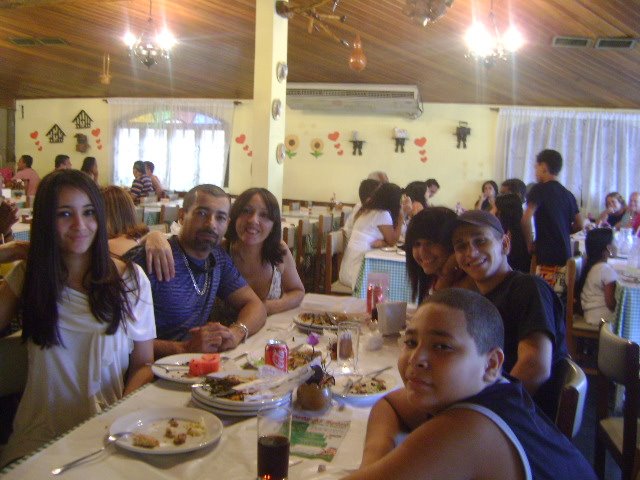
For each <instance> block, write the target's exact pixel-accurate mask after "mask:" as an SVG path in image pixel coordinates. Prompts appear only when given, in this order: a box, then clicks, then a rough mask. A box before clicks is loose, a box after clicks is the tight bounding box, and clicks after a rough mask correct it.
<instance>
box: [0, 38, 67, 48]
mask: <svg viewBox="0 0 640 480" xmlns="http://www.w3.org/2000/svg"><path fill="white" fill-rule="evenodd" d="M9 43H12V44H13V45H17V46H18V47H38V46H41V45H45V46H47V47H49V46H56V45H69V42H67V41H66V40H65V39H64V38H60V37H39V38H31V37H11V38H9Z"/></svg>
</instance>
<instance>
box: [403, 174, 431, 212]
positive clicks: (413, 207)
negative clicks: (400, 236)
mask: <svg viewBox="0 0 640 480" xmlns="http://www.w3.org/2000/svg"><path fill="white" fill-rule="evenodd" d="M402 193H403V194H404V195H403V197H402V213H403V215H404V217H405V219H407V220H410V219H411V217H413V216H414V215H415V214H416V213H418V212H420V211H422V210H423V209H424V208H425V207H426V206H427V184H426V183H425V182H418V181H416V182H411V183H409V184H408V185H407V186H406V187H405V189H404V191H403V192H402Z"/></svg>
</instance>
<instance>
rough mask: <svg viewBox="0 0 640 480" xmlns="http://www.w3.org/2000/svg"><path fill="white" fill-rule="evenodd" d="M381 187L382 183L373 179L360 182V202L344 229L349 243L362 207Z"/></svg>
mask: <svg viewBox="0 0 640 480" xmlns="http://www.w3.org/2000/svg"><path fill="white" fill-rule="evenodd" d="M379 186H380V182H379V181H378V180H372V179H371V178H367V179H365V180H362V181H361V182H360V187H358V198H360V202H359V203H356V204H355V206H354V207H353V210H351V213H350V214H349V217H348V218H347V220H346V222H345V223H344V226H343V227H342V230H343V231H344V234H345V237H346V239H347V241H349V237H350V236H351V230H353V224H354V222H355V218H356V215H357V214H358V211H359V210H360V209H361V208H362V205H363V204H364V203H365V202H366V201H367V199H368V198H369V197H370V196H371V195H372V194H373V192H375V190H376V188H378V187H379Z"/></svg>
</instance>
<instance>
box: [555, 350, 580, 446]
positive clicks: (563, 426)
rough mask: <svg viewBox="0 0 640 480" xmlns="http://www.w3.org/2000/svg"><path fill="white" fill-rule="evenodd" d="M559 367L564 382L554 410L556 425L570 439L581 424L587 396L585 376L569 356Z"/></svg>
mask: <svg viewBox="0 0 640 480" xmlns="http://www.w3.org/2000/svg"><path fill="white" fill-rule="evenodd" d="M561 368H562V369H563V373H562V374H563V375H564V382H563V384H562V389H561V390H560V400H559V401H558V410H557V411H556V426H557V427H558V430H560V431H561V432H562V433H564V434H565V435H566V436H567V438H569V440H571V439H572V438H573V437H575V436H576V435H577V433H578V431H579V430H580V426H581V425H582V415H583V413H584V402H585V400H586V398H587V376H586V375H585V373H584V371H583V370H582V369H581V368H580V367H579V366H578V364H577V363H575V362H574V361H573V360H571V359H570V358H565V359H564V360H563V365H562V366H561Z"/></svg>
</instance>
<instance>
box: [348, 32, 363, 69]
mask: <svg viewBox="0 0 640 480" xmlns="http://www.w3.org/2000/svg"><path fill="white" fill-rule="evenodd" d="M366 66H367V56H366V55H365V54H364V50H362V41H361V40H360V34H359V33H356V39H355V40H354V41H353V50H351V55H350V56H349V68H350V69H351V70H355V71H356V72H361V71H362V70H364V68H365V67H366Z"/></svg>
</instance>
